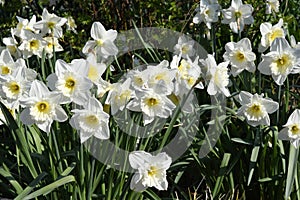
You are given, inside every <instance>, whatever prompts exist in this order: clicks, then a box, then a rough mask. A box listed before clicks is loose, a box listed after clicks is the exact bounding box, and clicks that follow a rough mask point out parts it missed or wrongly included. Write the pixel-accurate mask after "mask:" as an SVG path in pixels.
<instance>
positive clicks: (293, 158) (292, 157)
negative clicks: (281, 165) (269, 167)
mask: <svg viewBox="0 0 300 200" xmlns="http://www.w3.org/2000/svg"><path fill="white" fill-rule="evenodd" d="M298 155H299V149H298V148H297V149H296V148H295V147H294V145H293V144H291V145H290V154H289V164H288V171H287V177H286V185H285V195H284V198H285V199H288V198H289V196H290V194H291V192H292V188H293V183H294V180H295V175H296V169H297V159H298Z"/></svg>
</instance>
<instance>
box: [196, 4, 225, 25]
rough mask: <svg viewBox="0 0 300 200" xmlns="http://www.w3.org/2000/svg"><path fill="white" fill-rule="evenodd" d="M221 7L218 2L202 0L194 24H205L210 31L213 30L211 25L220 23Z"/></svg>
mask: <svg viewBox="0 0 300 200" xmlns="http://www.w3.org/2000/svg"><path fill="white" fill-rule="evenodd" d="M219 9H220V5H219V4H218V1H214V0H201V1H200V6H199V7H198V8H197V14H196V15H195V16H194V18H193V23H195V24H199V23H201V22H204V23H205V24H206V26H207V28H208V29H211V23H212V22H217V21H218V16H219V14H220V12H219Z"/></svg>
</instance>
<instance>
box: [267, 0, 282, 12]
mask: <svg viewBox="0 0 300 200" xmlns="http://www.w3.org/2000/svg"><path fill="white" fill-rule="evenodd" d="M279 6H280V4H279V1H278V0H267V1H266V14H271V13H272V11H274V12H275V13H277V12H279Z"/></svg>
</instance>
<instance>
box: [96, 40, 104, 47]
mask: <svg viewBox="0 0 300 200" xmlns="http://www.w3.org/2000/svg"><path fill="white" fill-rule="evenodd" d="M103 44H104V41H103V40H102V39H99V40H97V45H98V46H100V47H102V46H103Z"/></svg>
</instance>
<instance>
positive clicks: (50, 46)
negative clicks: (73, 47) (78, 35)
mask: <svg viewBox="0 0 300 200" xmlns="http://www.w3.org/2000/svg"><path fill="white" fill-rule="evenodd" d="M43 39H44V41H45V47H44V49H45V52H46V54H47V56H48V58H52V56H53V52H60V51H63V50H64V49H63V48H62V46H61V45H60V44H59V43H58V39H57V38H55V37H44V38H43Z"/></svg>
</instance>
